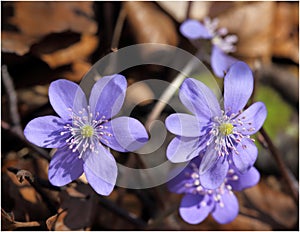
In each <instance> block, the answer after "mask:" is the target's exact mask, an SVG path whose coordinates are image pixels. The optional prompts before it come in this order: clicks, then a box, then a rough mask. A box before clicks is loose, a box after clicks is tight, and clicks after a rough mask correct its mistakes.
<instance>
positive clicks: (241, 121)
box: [206, 111, 255, 156]
mask: <svg viewBox="0 0 300 232" xmlns="http://www.w3.org/2000/svg"><path fill="white" fill-rule="evenodd" d="M222 114H223V115H222V116H219V117H215V118H213V120H212V122H211V124H210V126H209V132H208V135H207V140H206V145H207V146H208V145H210V144H212V143H214V149H215V150H216V152H217V153H218V155H219V156H224V155H229V154H231V153H232V151H234V153H235V154H239V152H238V151H237V148H236V147H237V145H238V144H239V143H242V141H243V139H244V138H247V139H251V138H250V136H249V135H247V134H246V135H245V134H244V133H245V131H248V132H251V131H253V130H255V128H254V127H251V126H252V124H251V123H249V122H246V121H245V120H246V117H242V118H238V115H239V114H241V112H239V113H238V114H234V113H233V114H231V115H230V116H228V115H226V114H225V112H223V111H222ZM245 124H246V126H245V127H244V125H245ZM242 146H243V145H242ZM243 148H244V149H247V147H245V146H243Z"/></svg>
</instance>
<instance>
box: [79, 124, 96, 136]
mask: <svg viewBox="0 0 300 232" xmlns="http://www.w3.org/2000/svg"><path fill="white" fill-rule="evenodd" d="M81 135H82V136H83V137H84V138H89V137H92V136H93V135H94V129H93V127H92V126H90V125H85V126H83V127H81Z"/></svg>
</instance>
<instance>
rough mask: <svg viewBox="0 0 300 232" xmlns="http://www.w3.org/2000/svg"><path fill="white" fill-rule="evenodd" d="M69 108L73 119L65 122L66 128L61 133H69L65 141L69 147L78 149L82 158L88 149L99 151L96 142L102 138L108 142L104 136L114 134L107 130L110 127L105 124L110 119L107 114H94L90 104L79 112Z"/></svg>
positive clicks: (74, 149)
mask: <svg viewBox="0 0 300 232" xmlns="http://www.w3.org/2000/svg"><path fill="white" fill-rule="evenodd" d="M68 110H69V111H70V113H71V115H70V116H71V119H72V121H71V122H70V123H67V124H65V125H64V127H63V128H64V130H63V131H61V132H60V134H61V135H67V139H66V140H65V142H66V143H67V145H68V148H69V149H70V150H72V152H76V151H78V152H79V158H82V156H83V154H84V152H85V151H86V150H87V149H90V150H91V151H92V152H95V153H97V152H98V151H97V150H95V147H96V144H97V143H99V141H100V140H102V141H105V142H106V143H108V141H107V140H106V139H105V138H104V136H109V137H111V136H112V134H111V133H109V132H108V131H106V130H107V129H108V128H107V126H105V125H103V124H104V123H106V122H108V120H107V119H106V118H105V116H102V117H100V114H99V113H98V112H97V113H96V115H93V113H91V111H90V107H89V106H88V107H87V109H85V108H84V109H82V110H81V111H79V112H78V113H75V112H73V111H72V109H70V108H69V109H68ZM99 118H100V119H99Z"/></svg>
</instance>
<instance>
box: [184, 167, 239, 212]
mask: <svg viewBox="0 0 300 232" xmlns="http://www.w3.org/2000/svg"><path fill="white" fill-rule="evenodd" d="M190 165H191V166H192V170H193V171H192V172H191V173H190V172H186V173H185V175H186V179H187V180H189V181H188V182H187V183H185V188H186V189H187V192H189V193H190V192H191V193H193V194H199V195H202V196H204V195H209V197H210V200H209V201H208V202H206V201H204V200H203V201H201V202H200V203H199V207H205V206H206V205H207V204H211V203H212V201H214V202H215V203H216V204H219V205H220V207H224V202H223V201H222V195H223V194H224V193H225V191H226V190H227V191H228V192H229V193H230V194H233V193H232V187H231V185H230V184H228V183H227V181H228V180H231V181H237V180H238V179H239V177H238V176H237V175H236V174H235V172H234V170H233V169H229V170H228V174H227V177H226V178H225V180H224V182H223V183H222V184H221V185H220V187H218V188H216V189H206V188H204V187H203V186H202V185H201V183H200V179H199V169H198V167H197V165H196V164H195V163H191V164H190Z"/></svg>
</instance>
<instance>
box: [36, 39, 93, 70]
mask: <svg viewBox="0 0 300 232" xmlns="http://www.w3.org/2000/svg"><path fill="white" fill-rule="evenodd" d="M97 45H98V38H97V36H93V35H87V34H83V35H82V36H81V39H80V41H79V42H78V43H75V44H73V45H71V46H69V47H67V48H65V49H61V50H58V51H55V52H53V53H50V54H37V55H38V56H40V58H41V59H42V60H43V61H45V62H46V63H47V64H48V65H49V66H50V67H51V68H56V67H59V66H62V65H67V64H71V63H73V62H75V61H77V60H81V59H84V58H86V57H88V56H89V55H90V54H91V53H92V52H93V51H94V50H95V49H96V47H97Z"/></svg>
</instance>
